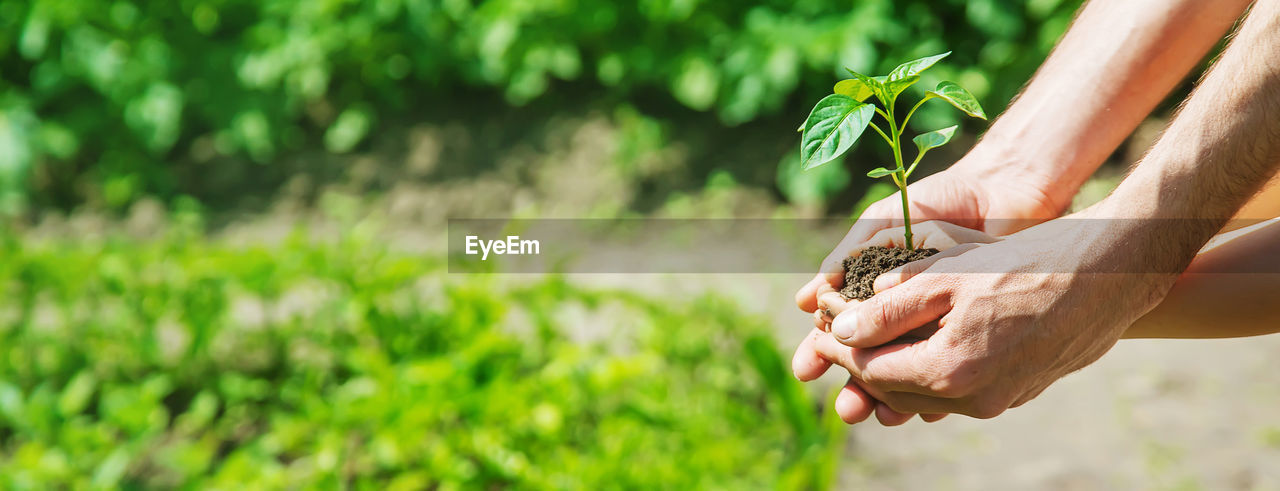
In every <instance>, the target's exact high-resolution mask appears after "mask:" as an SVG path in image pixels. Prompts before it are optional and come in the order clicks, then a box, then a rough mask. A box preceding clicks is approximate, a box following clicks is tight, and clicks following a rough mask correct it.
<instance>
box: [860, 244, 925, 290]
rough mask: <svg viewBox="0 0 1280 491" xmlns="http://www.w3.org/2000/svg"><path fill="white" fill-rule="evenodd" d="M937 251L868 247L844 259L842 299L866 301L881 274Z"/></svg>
mask: <svg viewBox="0 0 1280 491" xmlns="http://www.w3.org/2000/svg"><path fill="white" fill-rule="evenodd" d="M937 253H938V250H937V249H911V250H909V249H903V248H900V247H880V246H874V247H868V248H866V249H863V250H862V253H860V254H858V255H857V256H849V257H846V258H844V288H841V289H840V294H841V295H844V298H848V299H857V300H866V299H868V298H871V295H874V294H875V290H873V289H872V288H871V283H872V282H874V281H875V280H876V277H877V276H880V274H881V273H884V272H885V271H889V270H891V269H893V268H896V267H898V266H902V265H903V264H907V263H909V262H911V261H918V260H920V259H924V258H926V257H929V256H932V255H934V254H937Z"/></svg>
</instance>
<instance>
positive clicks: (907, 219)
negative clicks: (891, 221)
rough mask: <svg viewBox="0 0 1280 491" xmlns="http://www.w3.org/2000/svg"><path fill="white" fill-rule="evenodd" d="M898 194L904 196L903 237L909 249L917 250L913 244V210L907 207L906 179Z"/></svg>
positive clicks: (903, 180)
mask: <svg viewBox="0 0 1280 491" xmlns="http://www.w3.org/2000/svg"><path fill="white" fill-rule="evenodd" d="M898 192H899V194H901V195H902V220H903V221H902V223H903V234H902V235H903V236H904V238H905V239H906V244H907V249H908V250H911V249H915V248H916V247H915V245H914V244H912V243H911V209H910V206H909V205H907V180H906V178H905V177H904V178H903V179H902V187H900V188H898Z"/></svg>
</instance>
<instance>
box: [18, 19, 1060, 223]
mask: <svg viewBox="0 0 1280 491" xmlns="http://www.w3.org/2000/svg"><path fill="white" fill-rule="evenodd" d="M1079 3H1080V2H1079V1H1075V0H1066V1H1064V0H1031V1H1029V2H1016V1H1013V0H974V1H958V0H951V1H946V2H934V1H925V0H908V1H894V0H865V1H858V2H847V1H836V0H801V1H785V0H763V1H757V2H752V3H751V4H749V5H744V4H743V3H741V2H735V1H730V0H703V1H694V0H636V1H631V2H615V1H612V0H576V1H565V0H492V1H485V2H472V1H470V0H378V1H372V2H352V1H341V0H339V1H327V2H303V1H297V0H273V1H247V0H191V1H177V2H175V1H157V0H120V1H115V0H112V1H107V0H0V94H3V95H0V205H3V207H4V208H6V209H9V210H13V209H17V208H20V207H21V204H22V203H23V201H24V199H26V198H24V196H25V195H26V194H27V193H28V192H29V191H30V190H31V189H32V188H31V187H30V186H32V185H34V186H35V188H34V189H37V190H38V191H40V192H41V193H42V194H41V196H43V197H44V199H53V198H57V197H58V196H60V195H76V194H84V192H85V191H84V190H83V189H82V188H83V186H82V184H83V183H81V182H79V180H80V179H82V178H83V179H88V180H89V181H91V182H92V183H93V186H96V188H100V191H99V192H98V193H99V194H100V195H101V200H102V202H104V203H106V204H107V205H119V204H123V203H126V202H128V201H130V200H131V199H133V198H134V197H135V196H137V195H139V194H140V193H149V194H159V195H162V196H172V195H174V194H175V193H178V192H181V191H182V185H181V184H180V183H178V182H176V180H175V177H174V175H173V174H172V173H171V172H169V171H168V170H166V166H168V165H171V164H172V163H174V162H180V161H186V160H197V161H200V160H206V159H209V158H211V157H210V156H211V155H234V156H245V157H248V158H251V159H254V160H258V161H261V162H267V161H270V160H271V159H272V158H273V157H274V156H276V155H278V154H279V153H281V152H284V151H289V150H292V149H298V148H302V147H306V146H323V148H326V149H328V150H329V151H333V152H345V151H349V150H351V149H353V148H355V147H356V146H357V145H358V144H360V142H361V141H362V140H364V139H365V138H366V136H367V135H369V134H370V133H372V132H375V131H377V128H378V127H379V125H380V124H386V120H387V119H388V118H393V117H394V118H398V117H408V118H421V117H423V116H422V115H423V114H424V113H425V114H429V115H435V116H437V117H439V116H441V114H440V112H441V111H443V109H441V108H442V107H443V104H444V101H446V100H452V99H456V98H457V93H458V92H460V91H463V90H465V89H466V88H470V87H479V88H492V89H496V90H499V91H501V93H502V94H503V96H504V97H505V99H506V100H507V101H509V102H510V103H513V104H523V103H525V102H528V101H530V100H532V99H535V98H538V97H540V96H542V95H543V94H545V93H547V92H548V91H550V90H552V88H553V87H554V83H555V81H556V80H566V81H578V83H579V84H582V85H586V86H588V87H593V88H595V89H597V90H599V91H600V92H601V93H602V94H607V95H608V96H609V97H610V98H616V97H627V96H629V95H631V94H635V93H637V92H650V93H652V92H655V91H656V92H659V93H665V94H668V95H669V96H670V97H672V98H674V99H675V100H678V101H680V102H681V103H683V104H684V105H686V106H688V107H690V108H693V109H697V110H714V111H716V112H717V113H718V114H719V115H720V117H721V119H723V120H724V121H725V122H727V123H729V124H736V123H741V122H745V121H749V120H752V119H754V118H756V117H758V116H759V115H761V114H769V113H774V112H776V111H778V110H779V109H780V107H781V106H782V103H783V102H784V101H786V100H788V97H789V96H791V95H792V94H794V93H796V92H797V91H800V92H803V93H804V95H805V96H806V98H807V97H813V96H816V95H818V94H822V93H825V92H827V91H828V90H829V89H830V87H829V84H827V83H825V82H824V83H820V84H819V83H810V82H807V81H812V80H823V81H825V80H828V79H830V78H831V77H833V76H839V75H841V74H843V69H842V68H841V67H842V66H846V67H849V68H851V69H854V70H858V71H864V72H866V71H884V70H888V69H889V68H892V66H890V65H889V63H891V62H893V61H896V60H902V59H911V58H914V57H917V56H921V55H925V54H930V53H934V52H939V51H941V50H943V49H944V47H949V48H952V49H954V50H955V52H956V55H955V57H956V60H954V61H955V63H954V65H955V66H970V67H974V68H972V69H967V70H964V71H960V72H956V73H939V74H938V75H940V76H943V77H946V78H948V79H952V80H956V81H958V82H960V83H961V84H963V85H964V86H965V87H968V88H970V89H971V90H972V91H973V92H974V94H975V95H976V96H978V98H979V99H980V100H981V101H982V102H983V104H984V105H985V106H987V107H990V108H993V109H995V110H996V112H998V110H999V109H1000V108H1001V107H1003V105H1004V102H1005V101H1007V100H1008V99H1009V98H1010V97H1011V96H1012V95H1013V92H1014V90H1016V88H1017V87H1018V86H1019V85H1021V84H1022V83H1023V82H1024V81H1025V80H1026V78H1027V76H1028V75H1030V73H1031V71H1032V70H1033V69H1034V68H1035V66H1037V64H1038V62H1039V61H1040V60H1041V59H1042V58H1043V57H1044V55H1045V54H1046V53H1047V49H1048V48H1049V47H1050V46H1051V44H1052V42H1053V41H1054V39H1056V37H1057V36H1058V35H1059V33H1061V31H1062V30H1063V28H1065V26H1066V24H1067V22H1068V21H1069V19H1070V15H1071V12H1072V11H1073V10H1074V8H1075V7H1076V6H1077V5H1078V4H1079ZM802 84H808V85H802ZM487 96H488V95H487V94H486V93H485V92H480V93H473V94H472V95H471V97H487ZM802 109H804V108H803V107H797V110H796V112H797V114H799V112H800V110H802ZM926 113H928V111H926ZM939 114H941V113H938V114H934V115H930V114H922V116H923V117H924V119H925V121H922V122H924V123H928V124H931V125H943V124H949V123H946V121H943V120H940V119H939V118H946V117H947V116H940V115H939ZM930 118H932V119H931V120H930ZM796 119H797V121H796V122H795V123H799V119H801V118H800V117H797V118H796ZM795 123H793V124H795ZM774 164H775V162H762V163H761V164H760V165H762V166H765V167H769V168H771V167H772V166H773V165H774ZM209 171H210V172H216V168H210V170H209ZM96 188H95V189H96Z"/></svg>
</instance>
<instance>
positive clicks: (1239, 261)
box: [1124, 220, 1280, 338]
mask: <svg viewBox="0 0 1280 491" xmlns="http://www.w3.org/2000/svg"><path fill="white" fill-rule="evenodd" d="M1224 235H1231V237H1225V236H1222V237H1221V238H1222V239H1223V241H1222V242H1221V243H1219V244H1217V245H1215V246H1213V247H1212V248H1210V249H1209V250H1206V251H1204V252H1202V253H1200V254H1199V255H1197V256H1196V258H1195V260H1194V261H1192V262H1191V266H1190V267H1188V268H1187V271H1186V272H1185V273H1183V274H1182V276H1180V277H1179V278H1178V281H1177V283H1175V284H1174V285H1173V288H1172V289H1171V290H1169V294H1168V295H1167V296H1165V298H1164V300H1163V301H1161V302H1160V305H1158V306H1156V308H1155V309H1153V310H1152V311H1151V312H1148V313H1147V314H1146V315H1145V316H1143V317H1142V318H1141V319H1138V321H1137V322H1135V323H1134V324H1133V326H1131V327H1129V329H1128V330H1126V331H1125V333H1124V337H1125V338H1228V337H1242V336H1255V335H1259V334H1269V333H1274V332H1280V302H1276V299H1275V292H1277V291H1280V268H1278V267H1277V266H1278V265H1277V264H1276V261H1277V259H1276V256H1275V251H1276V250H1277V249H1280V220H1272V221H1268V222H1265V223H1259V224H1256V225H1254V226H1251V227H1249V228H1247V229H1244V230H1239V231H1236V232H1232V233H1231V234H1224ZM1217 240H1218V239H1215V241H1217Z"/></svg>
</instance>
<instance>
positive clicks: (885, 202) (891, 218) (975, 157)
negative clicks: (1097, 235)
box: [796, 147, 1066, 312]
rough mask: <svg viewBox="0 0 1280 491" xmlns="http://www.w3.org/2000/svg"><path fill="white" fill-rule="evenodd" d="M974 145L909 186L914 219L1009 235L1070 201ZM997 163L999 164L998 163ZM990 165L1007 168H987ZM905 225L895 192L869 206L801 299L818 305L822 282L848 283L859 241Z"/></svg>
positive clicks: (809, 306) (810, 306)
mask: <svg viewBox="0 0 1280 491" xmlns="http://www.w3.org/2000/svg"><path fill="white" fill-rule="evenodd" d="M990 154H991V152H990V151H985V150H983V149H982V148H979V147H975V148H974V150H973V151H971V152H970V153H969V154H968V155H966V156H965V158H964V159H961V160H960V161H959V162H957V163H956V164H955V165H953V166H951V168H949V169H947V170H945V171H942V172H939V173H937V174H933V175H931V176H928V177H925V178H924V179H921V180H920V181H919V182H916V183H914V184H911V185H910V186H909V192H908V195H909V196H910V197H911V198H910V199H911V219H912V222H923V221H928V220H946V221H947V222H951V223H953V224H955V225H959V226H961V227H964V228H968V229H973V230H978V231H982V232H986V233H987V234H991V235H1006V234H1010V233H1013V232H1017V231H1018V230H1021V229H1023V228H1026V227H1029V226H1031V225H1035V224H1037V223H1041V222H1043V221H1045V220H1050V219H1053V218H1056V217H1057V216H1058V215H1059V214H1060V213H1061V212H1062V210H1063V209H1064V208H1065V206H1066V204H1065V203H1057V202H1055V201H1054V200H1053V199H1052V198H1051V197H1050V195H1049V193H1048V192H1047V191H1044V190H1043V189H1042V188H1043V187H1044V186H1043V185H1041V184H1038V183H1037V182H1036V179H1034V178H1032V177H1029V176H1026V175H1024V174H1022V173H1020V172H1019V171H1017V170H1015V169H1017V168H1018V166H1017V165H1014V164H1013V163H1009V162H1005V161H1003V160H1001V159H997V158H995V157H992V156H990ZM995 163H998V164H999V165H995ZM988 167H994V168H998V169H1002V170H1001V171H987V170H985V169H986V168H988ZM901 225H902V201H901V198H900V197H899V196H898V195H897V194H894V195H893V196H890V197H888V198H885V199H882V200H880V201H877V202H875V203H873V204H872V205H871V206H869V207H867V209H866V211H864V212H863V213H862V215H861V216H860V217H859V218H858V221H857V222H856V223H854V225H853V227H851V228H850V229H849V232H848V233H847V234H845V236H844V239H842V240H841V241H840V243H839V244H837V245H836V247H835V249H833V250H832V251H831V254H828V255H827V257H826V259H824V260H823V262H822V266H821V268H820V270H819V271H820V273H818V275H817V276H815V277H814V278H813V279H812V280H810V281H809V283H807V284H805V285H804V286H802V287H801V288H800V290H799V291H797V292H796V304H797V305H798V306H799V307H800V309H801V310H804V311H805V312H813V311H814V309H816V308H817V305H818V303H817V302H818V295H817V294H818V289H819V287H821V286H822V285H823V284H827V285H831V286H832V287H833V288H836V289H839V288H840V287H842V286H844V274H843V271H842V269H841V262H842V261H844V258H845V257H847V256H849V255H850V253H851V252H852V251H854V250H855V247H856V246H857V245H859V244H863V243H865V242H866V241H868V240H869V239H870V238H871V237H872V236H874V235H875V234H876V233H877V232H879V231H881V230H884V229H887V228H892V227H898V226H901Z"/></svg>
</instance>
